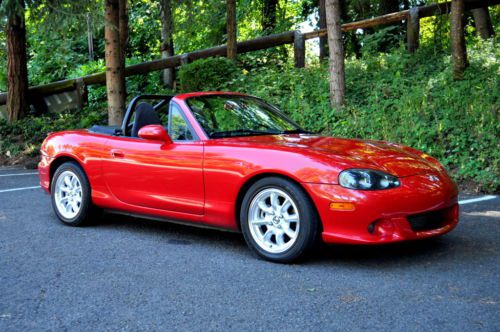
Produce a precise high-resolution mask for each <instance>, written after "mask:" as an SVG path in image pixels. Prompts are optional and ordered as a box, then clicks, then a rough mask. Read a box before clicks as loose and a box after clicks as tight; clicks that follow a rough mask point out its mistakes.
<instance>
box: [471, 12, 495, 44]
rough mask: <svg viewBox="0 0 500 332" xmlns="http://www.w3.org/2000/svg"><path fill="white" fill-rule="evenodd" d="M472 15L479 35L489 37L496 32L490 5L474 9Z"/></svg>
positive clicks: (484, 37)
mask: <svg viewBox="0 0 500 332" xmlns="http://www.w3.org/2000/svg"><path fill="white" fill-rule="evenodd" d="M472 15H473V16H474V25H475V26H476V31H477V34H478V36H480V37H481V38H483V39H488V38H490V37H491V36H493V35H494V34H495V32H494V30H493V25H492V24H491V19H490V11H489V10H488V7H483V8H477V9H473V10H472Z"/></svg>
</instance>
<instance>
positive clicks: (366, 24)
mask: <svg viewBox="0 0 500 332" xmlns="http://www.w3.org/2000/svg"><path fill="white" fill-rule="evenodd" d="M498 4H500V0H466V1H465V10H470V9H475V8H481V7H485V6H495V5H498ZM417 8H418V14H419V18H422V17H429V16H434V15H443V14H448V13H449V12H450V10H451V2H450V1H448V2H441V3H435V4H432V5H428V6H422V7H417ZM409 14H410V10H409V9H407V10H402V11H400V12H395V13H390V14H386V15H382V16H377V17H374V18H368V19H366V20H361V21H356V22H350V23H346V24H342V31H344V32H345V31H351V30H356V29H365V28H371V27H375V26H377V25H382V24H390V23H396V22H401V21H403V20H406V19H407V18H408V16H409ZM326 35H327V32H326V29H320V30H315V31H311V32H306V33H304V38H305V39H312V38H318V37H324V36H326Z"/></svg>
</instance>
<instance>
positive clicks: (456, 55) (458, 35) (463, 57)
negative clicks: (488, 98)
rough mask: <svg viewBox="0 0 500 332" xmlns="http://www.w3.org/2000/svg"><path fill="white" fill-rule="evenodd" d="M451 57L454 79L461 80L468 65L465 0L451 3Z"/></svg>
mask: <svg viewBox="0 0 500 332" xmlns="http://www.w3.org/2000/svg"><path fill="white" fill-rule="evenodd" d="M451 56H452V60H453V78H454V79H456V80H460V79H462V78H463V73H464V70H465V68H466V67H467V65H468V63H467V50H466V48H465V36H464V0H452V1H451Z"/></svg>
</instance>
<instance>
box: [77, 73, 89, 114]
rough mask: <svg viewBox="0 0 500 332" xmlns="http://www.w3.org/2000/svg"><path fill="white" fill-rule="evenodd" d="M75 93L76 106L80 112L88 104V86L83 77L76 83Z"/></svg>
mask: <svg viewBox="0 0 500 332" xmlns="http://www.w3.org/2000/svg"><path fill="white" fill-rule="evenodd" d="M75 93H76V105H77V107H78V109H79V110H82V109H83V107H84V106H85V105H86V104H87V102H88V93H87V85H86V84H85V82H84V81H83V79H82V78H81V77H79V78H77V79H76V81H75Z"/></svg>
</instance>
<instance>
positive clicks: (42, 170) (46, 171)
mask: <svg viewBox="0 0 500 332" xmlns="http://www.w3.org/2000/svg"><path fill="white" fill-rule="evenodd" d="M51 161H52V158H50V157H48V156H45V155H43V154H42V159H41V160H40V162H39V163H38V178H39V180H40V186H41V187H42V189H43V190H45V191H46V192H47V193H50V163H51Z"/></svg>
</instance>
